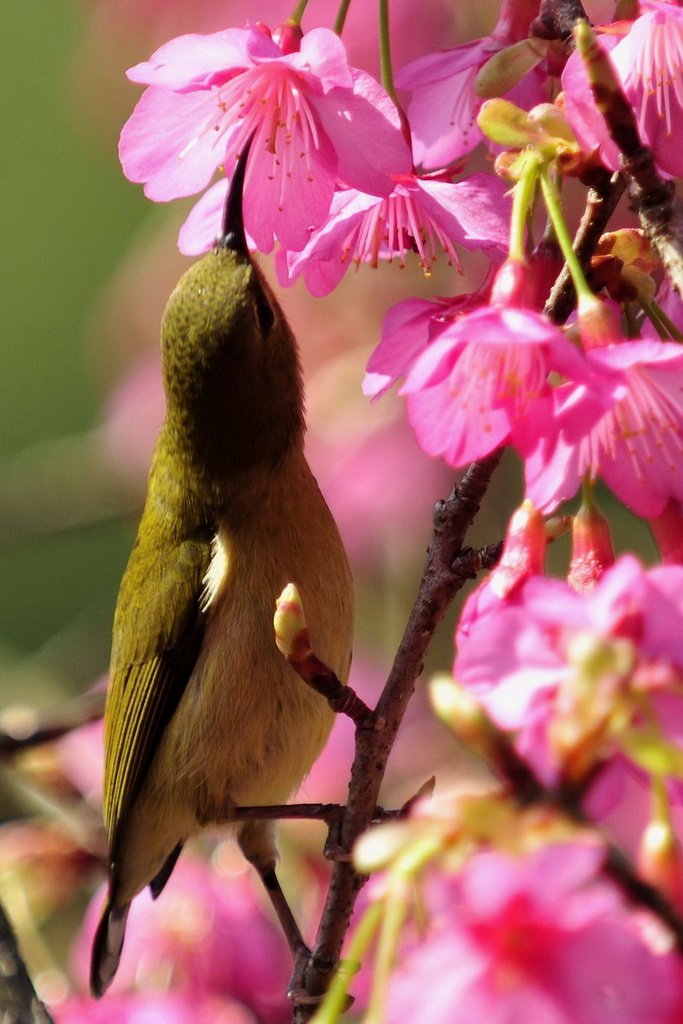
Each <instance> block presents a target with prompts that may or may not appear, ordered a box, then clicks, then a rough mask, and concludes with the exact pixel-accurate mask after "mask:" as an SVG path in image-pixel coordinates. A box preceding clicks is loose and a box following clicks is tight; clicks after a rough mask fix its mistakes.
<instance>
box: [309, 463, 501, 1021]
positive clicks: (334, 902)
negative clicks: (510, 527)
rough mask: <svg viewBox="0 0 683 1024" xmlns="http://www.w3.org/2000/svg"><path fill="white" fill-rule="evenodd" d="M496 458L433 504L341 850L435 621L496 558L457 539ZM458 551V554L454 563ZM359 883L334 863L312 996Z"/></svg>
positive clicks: (390, 740)
mask: <svg viewBox="0 0 683 1024" xmlns="http://www.w3.org/2000/svg"><path fill="white" fill-rule="evenodd" d="M499 460H500V453H495V454H494V455H491V456H489V457H488V458H487V459H485V460H482V461H481V462H475V463H473V464H472V465H471V466H470V467H469V469H468V470H467V472H466V474H465V476H464V477H463V479H462V481H461V483H460V484H459V486H457V487H456V488H455V489H454V491H453V493H452V494H451V496H450V497H449V498H448V499H447V500H446V501H440V502H439V503H438V504H437V505H436V508H435V510H434V533H433V537H432V541H431V544H430V547H429V552H428V556H427V565H426V567H425V570H424V573H423V575H422V579H421V581H420V585H419V589H418V594H417V597H416V599H415V603H414V605H413V608H412V611H411V614H410V618H409V620H408V624H407V626H406V629H405V632H404V634H403V639H402V640H401V644H400V646H399V649H398V652H397V654H396V658H395V659H394V664H393V666H392V669H391V672H390V674H389V678H388V679H387V682H386V685H385V687H384V690H383V692H382V695H381V697H380V699H379V702H378V704H377V707H376V708H375V714H376V716H377V722H376V724H375V726H374V728H358V729H357V730H356V755H355V759H354V762H353V767H352V770H351V783H350V786H349V799H348V804H347V808H346V813H345V815H344V818H343V821H342V826H341V833H340V839H341V844H342V848H343V849H344V850H346V851H350V850H351V849H352V848H353V844H354V843H355V841H356V839H357V838H358V837H359V836H360V835H361V833H362V832H364V831H365V829H366V828H367V827H368V825H369V824H370V823H371V822H372V818H373V815H374V814H375V810H376V807H377V802H378V796H379V789H380V785H381V783H382V779H383V777H384V772H385V768H386V764H387V760H388V757H389V754H390V752H391V749H392V747H393V744H394V740H395V738H396V734H397V732H398V728H399V726H400V724H401V721H402V719H403V715H404V713H405V710H406V708H407V706H408V702H409V700H410V697H411V696H412V693H413V691H414V689H415V682H416V680H417V677H418V676H419V675H420V672H421V671H422V667H423V663H424V659H425V657H426V654H427V650H428V648H429V644H430V642H431V639H432V636H433V635H434V631H435V629H436V627H437V626H438V624H439V622H440V621H441V620H442V618H443V616H444V614H445V612H446V609H447V608H448V606H449V605H450V603H451V601H452V600H453V598H454V597H455V595H456V593H457V592H458V590H459V589H460V588H461V587H462V585H463V583H464V581H465V579H468V578H469V577H470V576H471V575H472V574H473V573H474V572H475V571H476V570H475V566H477V565H479V564H481V565H484V564H487V563H489V562H490V561H491V559H492V558H493V557H494V556H493V553H492V551H490V550H489V549H484V550H485V552H487V553H484V554H482V553H481V552H470V551H468V552H462V544H463V540H464V538H465V534H466V533H467V530H468V529H469V527H470V525H471V523H472V521H473V519H474V517H475V515H476V514H477V512H478V510H479V506H480V503H481V501H482V499H483V497H484V494H485V493H486V490H487V488H488V485H489V482H490V480H491V476H492V475H493V472H494V471H495V469H496V467H497V465H498V462H499ZM461 554H462V556H463V560H462V562H459V561H458V556H460V555H461ZM364 882H365V877H364V876H362V875H360V874H359V873H358V872H357V871H356V870H355V868H354V867H353V865H352V863H351V862H350V861H344V860H339V861H338V862H337V863H335V865H334V869H333V872H332V878H331V881H330V887H329V890H328V894H327V899H326V902H325V907H324V910H323V914H322V919H321V922H320V927H319V930H318V935H317V939H316V943H315V946H314V948H313V951H312V953H311V957H310V959H309V961H308V964H307V965H306V967H305V969H304V971H303V972H302V975H301V977H300V978H299V979H298V980H299V981H300V983H302V984H303V985H304V987H305V991H306V993H307V995H308V997H309V998H313V999H315V998H316V997H319V996H321V995H322V994H323V993H324V992H325V990H326V988H327V985H328V983H329V980H330V977H331V974H332V972H333V970H334V968H335V965H336V963H337V961H338V959H339V956H340V953H341V948H342V943H343V940H344V936H345V935H346V931H347V929H348V926H349V921H350V919H351V915H352V913H353V908H354V905H355V901H356V897H357V895H358V893H359V892H360V890H361V888H362V886H363V884H364ZM311 1013H312V1006H311V1005H310V1004H306V1003H297V1004H295V1009H294V1017H293V1019H294V1021H295V1024H303V1022H305V1021H307V1020H308V1019H309V1018H310V1016H311Z"/></svg>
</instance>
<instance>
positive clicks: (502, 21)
mask: <svg viewBox="0 0 683 1024" xmlns="http://www.w3.org/2000/svg"><path fill="white" fill-rule="evenodd" d="M537 13H538V5H537V4H536V3H535V2H533V0H532V2H526V0H525V2H524V3H519V2H517V3H514V4H512V3H503V4H502V6H501V13H500V15H499V19H498V24H497V25H496V28H495V30H494V32H493V33H492V34H491V35H490V36H486V37H485V38H483V39H475V40H473V41H472V42H469V43H463V44H462V45H461V46H455V47H453V48H452V49H447V50H442V51H440V52H438V53H430V54H427V55H426V56H424V57H419V58H418V59H417V60H415V61H413V62H412V63H410V64H408V65H407V66H406V67H404V68H403V69H402V70H401V71H399V73H398V74H397V76H396V85H397V87H398V88H399V89H407V90H410V92H411V98H410V102H409V103H408V106H407V114H408V120H409V122H410V128H411V134H412V138H413V154H414V158H415V163H416V165H417V166H418V167H423V168H425V169H427V170H434V169H437V168H441V167H447V166H449V165H451V164H453V163H455V162H456V161H457V160H459V159H460V158H461V157H463V156H465V155H466V154H467V153H470V152H471V151H472V150H473V149H474V147H475V146H476V145H477V143H479V142H480V141H481V139H482V138H483V135H482V132H481V130H480V129H479V127H478V125H477V120H476V118H477V114H478V112H479V109H480V107H481V104H482V102H483V101H482V99H481V97H479V96H477V94H476V91H475V79H476V77H477V74H478V73H479V71H480V70H481V68H482V67H483V65H484V64H485V63H486V62H487V61H488V60H490V59H491V57H493V55H494V54H496V53H498V52H499V51H500V50H502V49H504V48H505V47H506V46H509V45H510V44H511V43H514V42H516V41H517V40H519V39H522V38H524V37H525V36H526V35H527V34H528V30H529V25H530V23H531V20H532V19H533V18H534V17H535V16H536V14H537ZM505 97H506V99H509V100H510V101H511V102H513V103H515V104H516V105H517V106H520V107H522V108H523V109H525V110H529V109H530V108H531V107H534V106H536V104H538V103H541V102H542V101H543V100H544V99H545V98H546V97H545V94H544V91H543V77H542V76H541V75H540V74H539V72H538V71H536V70H533V71H532V72H531V73H529V74H527V75H525V76H524V78H523V79H522V80H521V81H520V82H519V83H518V84H517V85H515V86H514V87H513V88H512V89H510V90H509V91H508V92H506V93H505Z"/></svg>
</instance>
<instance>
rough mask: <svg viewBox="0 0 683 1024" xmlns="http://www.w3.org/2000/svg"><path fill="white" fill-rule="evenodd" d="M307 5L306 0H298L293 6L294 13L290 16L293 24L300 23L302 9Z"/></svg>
mask: <svg viewBox="0 0 683 1024" xmlns="http://www.w3.org/2000/svg"><path fill="white" fill-rule="evenodd" d="M307 7H308V0H299V3H298V4H297V5H296V7H295V8H294V13H293V14H292V17H291V18H290V21H291V22H292V24H293V25H301V19H302V18H303V16H304V11H305V10H306V8H307Z"/></svg>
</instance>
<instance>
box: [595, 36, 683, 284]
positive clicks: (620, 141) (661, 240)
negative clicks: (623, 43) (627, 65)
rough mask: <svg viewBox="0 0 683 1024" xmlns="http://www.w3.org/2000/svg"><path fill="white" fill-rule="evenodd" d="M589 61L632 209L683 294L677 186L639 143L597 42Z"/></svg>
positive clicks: (682, 213) (682, 216)
mask: <svg viewBox="0 0 683 1024" xmlns="http://www.w3.org/2000/svg"><path fill="white" fill-rule="evenodd" d="M586 61H587V66H588V68H589V80H590V83H591V89H592V91H593V98H594V99H595V105H596V107H597V108H598V110H599V112H600V114H601V115H602V117H603V119H604V121H605V125H606V126H607V130H608V132H609V134H610V137H611V138H612V140H613V141H614V143H615V144H616V145H617V147H618V148H619V150H620V152H621V163H622V168H623V171H624V174H625V175H626V177H627V178H628V179H629V196H630V199H631V202H632V204H633V208H634V210H635V211H636V213H637V214H638V217H639V218H640V223H641V225H642V227H643V230H644V231H645V234H646V235H647V237H648V238H649V239H650V241H651V242H652V244H653V245H654V246H655V248H656V249H657V252H658V253H659V255H660V258H661V260H662V263H663V264H664V267H665V269H666V271H667V273H668V275H669V277H670V278H671V281H672V282H673V284H674V286H675V288H676V290H677V291H678V293H679V295H683V206H682V205H681V203H680V201H679V199H678V198H677V196H676V193H675V189H674V185H673V183H672V182H670V181H664V179H663V178H662V177H661V176H660V174H659V172H658V170H657V167H656V165H655V161H654V157H653V154H652V151H651V150H650V149H648V148H647V147H646V146H644V145H643V144H642V142H641V141H640V135H639V132H638V123H637V120H636V116H635V113H634V111H633V108H632V107H631V104H630V103H629V101H628V99H627V98H626V95H625V93H624V91H623V89H622V87H621V84H620V82H619V79H618V78H617V76H616V73H615V71H614V68H613V66H612V64H611V62H610V60H609V58H608V57H607V56H606V55H605V54H604V53H603V52H602V50H601V49H600V47H599V46H598V44H597V41H596V40H595V38H593V39H592V40H589V41H588V43H587V47H586Z"/></svg>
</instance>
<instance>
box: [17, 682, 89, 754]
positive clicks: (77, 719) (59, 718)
mask: <svg viewBox="0 0 683 1024" xmlns="http://www.w3.org/2000/svg"><path fill="white" fill-rule="evenodd" d="M105 698H106V694H105V692H104V690H93V691H90V692H89V693H85V694H83V695H82V696H81V697H77V698H76V699H75V700H73V701H71V702H70V703H69V704H67V705H66V706H65V707H64V708H62V709H60V710H59V711H57V712H51V713H49V714H41V713H38V712H36V711H33V710H31V709H29V708H26V709H23V708H20V709H14V708H12V709H10V710H9V711H5V712H3V714H2V716H0V721H1V722H2V726H3V727H0V763H1V762H3V761H8V760H10V759H11V758H13V757H15V756H16V755H17V754H20V753H22V752H23V751H25V750H30V749H31V748H32V747H38V746H40V745H41V744H43V743H51V742H52V741H53V740H58V739H61V737H62V736H66V734H67V733H69V732H71V731H72V730H73V729H78V728H80V726H82V725H87V724H88V723H89V722H96V721H97V719H98V718H102V715H103V714H104V702H105Z"/></svg>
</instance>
